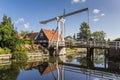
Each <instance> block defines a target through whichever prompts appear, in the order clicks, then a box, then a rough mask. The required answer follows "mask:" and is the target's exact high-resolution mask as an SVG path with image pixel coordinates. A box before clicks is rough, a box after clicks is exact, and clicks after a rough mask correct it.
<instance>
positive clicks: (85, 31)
mask: <svg viewBox="0 0 120 80" xmlns="http://www.w3.org/2000/svg"><path fill="white" fill-rule="evenodd" d="M79 34H80V39H81V40H85V41H87V40H89V39H90V37H91V31H90V27H89V25H88V24H87V23H86V22H83V23H82V24H81V28H80V33H79Z"/></svg>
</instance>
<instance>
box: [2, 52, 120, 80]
mask: <svg viewBox="0 0 120 80" xmlns="http://www.w3.org/2000/svg"><path fill="white" fill-rule="evenodd" d="M0 80H120V62H119V61H117V62H116V61H112V60H109V59H107V58H105V57H104V54H103V53H102V54H101V53H98V54H96V55H94V59H86V58H85V53H77V54H76V55H69V56H66V55H64V56H60V57H56V58H55V57H43V58H39V59H36V58H35V59H34V60H30V59H29V60H28V61H26V62H14V61H9V60H8V61H0Z"/></svg>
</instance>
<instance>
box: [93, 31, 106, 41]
mask: <svg viewBox="0 0 120 80" xmlns="http://www.w3.org/2000/svg"><path fill="white" fill-rule="evenodd" d="M105 35H106V33H105V32H104V31H95V32H93V33H92V37H93V38H94V40H95V41H104V40H105Z"/></svg>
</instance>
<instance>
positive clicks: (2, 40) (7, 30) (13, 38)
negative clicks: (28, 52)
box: [0, 16, 19, 51]
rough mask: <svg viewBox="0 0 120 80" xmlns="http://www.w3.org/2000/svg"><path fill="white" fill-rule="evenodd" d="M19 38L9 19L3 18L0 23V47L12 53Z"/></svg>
mask: <svg viewBox="0 0 120 80" xmlns="http://www.w3.org/2000/svg"><path fill="white" fill-rule="evenodd" d="M18 43H19V38H18V36H17V31H15V29H14V26H13V24H12V21H11V18H10V17H7V16H3V21H2V22H1V23H0V47H1V48H5V47H7V48H9V49H11V50H12V51H13V50H14V48H15V47H16V45H18Z"/></svg>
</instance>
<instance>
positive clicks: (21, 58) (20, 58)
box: [12, 52, 28, 62]
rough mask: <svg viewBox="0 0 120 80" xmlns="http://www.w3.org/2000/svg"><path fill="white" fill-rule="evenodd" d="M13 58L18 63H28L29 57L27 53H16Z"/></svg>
mask: <svg viewBox="0 0 120 80" xmlns="http://www.w3.org/2000/svg"><path fill="white" fill-rule="evenodd" d="M12 58H13V59H15V60H16V61H22V62H24V61H27V59H28V57H27V54H26V53H25V52H14V53H13V55H12Z"/></svg>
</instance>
